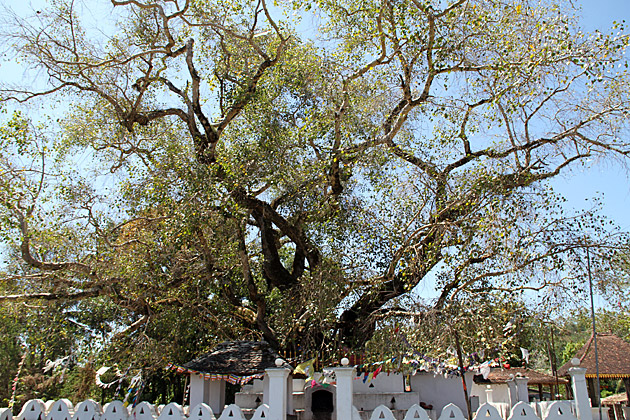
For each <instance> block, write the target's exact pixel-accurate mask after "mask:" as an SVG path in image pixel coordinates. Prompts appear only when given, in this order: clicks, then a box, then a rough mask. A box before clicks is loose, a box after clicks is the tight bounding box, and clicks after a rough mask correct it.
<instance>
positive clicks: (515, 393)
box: [505, 375, 518, 407]
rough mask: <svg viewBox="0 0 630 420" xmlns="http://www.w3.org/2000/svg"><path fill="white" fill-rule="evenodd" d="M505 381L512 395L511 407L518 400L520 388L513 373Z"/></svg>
mask: <svg viewBox="0 0 630 420" xmlns="http://www.w3.org/2000/svg"><path fill="white" fill-rule="evenodd" d="M505 383H506V384H507V386H508V393H509V396H510V407H514V406H515V405H516V403H517V402H518V390H517V388H516V380H515V379H514V377H513V376H512V375H510V378H509V379H508V380H507V381H505Z"/></svg>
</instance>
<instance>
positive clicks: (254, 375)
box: [169, 341, 292, 414]
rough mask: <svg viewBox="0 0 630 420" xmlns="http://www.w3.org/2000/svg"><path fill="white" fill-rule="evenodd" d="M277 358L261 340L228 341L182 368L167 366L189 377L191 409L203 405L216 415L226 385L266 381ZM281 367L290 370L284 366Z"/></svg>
mask: <svg viewBox="0 0 630 420" xmlns="http://www.w3.org/2000/svg"><path fill="white" fill-rule="evenodd" d="M279 358H280V355H278V353H276V352H275V351H274V350H273V349H272V348H271V347H270V346H269V344H268V343H266V342H264V341H228V342H224V343H221V344H218V345H217V346H216V347H215V348H214V349H213V350H212V351H211V352H209V353H206V354H204V355H201V356H199V357H197V358H196V359H194V360H191V361H190V362H188V363H185V364H184V365H182V366H177V365H170V366H169V367H170V368H171V369H174V370H177V372H179V373H187V374H189V375H190V406H191V407H194V406H196V405H197V404H199V403H206V404H208V405H209V406H210V407H211V408H212V411H213V412H214V413H215V414H219V413H221V411H223V407H224V406H225V386H226V383H232V384H238V385H243V384H246V383H248V382H251V381H253V380H255V379H263V378H266V376H265V369H267V368H272V367H276V364H275V361H276V359H279ZM281 366H282V367H286V368H289V369H292V367H291V366H290V365H289V364H287V363H285V364H284V365H281ZM264 386H265V387H267V388H268V381H264ZM290 389H292V388H290ZM266 391H267V392H264V395H265V396H266V398H268V395H269V392H268V389H266ZM260 403H261V404H262V403H268V401H266V400H265V401H260Z"/></svg>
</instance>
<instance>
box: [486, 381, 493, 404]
mask: <svg viewBox="0 0 630 420" xmlns="http://www.w3.org/2000/svg"><path fill="white" fill-rule="evenodd" d="M486 402H487V403H493V402H494V395H492V386H490V385H486Z"/></svg>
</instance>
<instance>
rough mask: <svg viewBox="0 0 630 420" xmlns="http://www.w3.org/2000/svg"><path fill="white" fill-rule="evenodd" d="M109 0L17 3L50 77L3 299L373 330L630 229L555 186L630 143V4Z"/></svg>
mask: <svg viewBox="0 0 630 420" xmlns="http://www.w3.org/2000/svg"><path fill="white" fill-rule="evenodd" d="M94 7H96V6H94ZM99 7H101V9H99V10H107V13H103V14H102V15H101V14H99V18H98V19H97V21H93V20H90V14H89V13H88V12H87V11H86V10H84V9H81V7H80V6H79V4H78V2H76V1H70V0H68V1H64V0H55V1H53V2H51V3H50V4H48V5H47V6H46V7H42V8H41V10H36V11H35V13H34V14H33V16H31V17H26V16H18V15H16V14H8V15H7V16H5V19H6V22H5V25H4V26H5V29H4V31H5V33H4V34H3V41H4V45H5V47H6V51H8V52H9V53H10V54H13V56H14V57H15V58H16V59H18V60H19V62H20V63H22V64H23V65H24V66H25V69H27V71H28V72H29V73H27V74H31V75H34V81H33V83H32V84H30V85H27V86H17V85H10V84H7V83H5V84H4V85H3V86H2V90H1V95H2V96H1V97H2V100H3V104H4V105H3V106H4V109H5V110H16V111H15V112H14V113H13V114H12V115H9V116H7V117H6V118H5V120H4V125H3V127H2V130H1V132H0V146H1V148H2V153H1V156H2V157H1V158H0V159H1V160H0V165H1V166H0V173H1V174H2V177H1V181H0V202H1V204H2V207H1V208H0V215H1V217H0V223H2V235H3V238H2V240H3V242H4V244H5V245H6V247H5V251H4V255H5V256H6V259H7V261H8V262H7V264H6V265H5V266H4V268H3V273H2V284H1V290H2V292H3V295H2V296H0V300H2V301H3V302H4V304H5V305H11V304H12V305H21V304H22V303H23V302H32V301H35V302H39V303H38V304H39V305H45V304H46V302H52V303H51V304H54V305H58V307H59V311H60V312H59V313H60V314H62V315H63V316H62V317H63V318H64V319H65V320H69V321H66V322H71V323H74V324H73V325H80V326H81V328H83V329H84V330H85V331H88V332H89V334H92V336H93V337H102V340H103V343H104V344H103V346H104V347H105V348H107V350H108V352H109V353H108V354H109V355H110V357H114V358H122V357H127V358H130V357H132V356H133V358H135V359H136V363H138V364H139V365H162V364H163V362H164V359H165V358H170V360H171V361H175V362H181V361H183V360H185V359H186V358H187V357H190V356H192V355H193V354H194V353H196V352H197V351H199V350H200V349H206V348H207V347H208V346H210V345H212V344H213V343H216V342H217V341H219V340H223V339H227V338H232V339H234V338H263V339H265V340H267V341H268V342H270V343H271V344H272V345H273V346H275V347H277V348H280V349H293V350H296V349H297V350H301V351H307V350H321V349H324V348H328V349H330V350H335V349H338V348H341V347H346V348H349V349H363V348H364V347H365V344H366V343H367V342H368V341H369V340H370V339H371V338H372V337H373V336H374V333H375V331H376V330H377V328H378V326H379V325H380V324H379V323H381V324H382V325H385V323H387V322H390V321H391V320H393V319H398V317H412V318H414V319H416V320H417V321H418V322H421V321H422V319H423V318H422V317H423V314H427V313H429V312H432V311H433V312H436V311H437V312H438V313H439V312H440V311H446V310H447V309H448V308H449V307H458V305H461V302H469V303H470V305H471V306H472V308H471V310H473V311H474V308H475V303H474V302H478V301H480V300H483V299H486V297H487V299H490V300H492V299H495V298H496V296H497V293H498V294H499V295H500V296H503V297H504V298H506V297H507V299H508V300H509V299H517V297H518V296H522V295H523V293H525V291H527V290H530V291H536V292H537V296H539V297H540V299H542V300H543V301H544V302H546V303H550V304H551V303H553V302H554V300H555V299H561V296H565V295H567V294H568V295H571V294H576V293H580V292H581V291H583V290H584V278H583V276H582V275H581V274H582V273H583V272H582V271H581V270H582V268H583V267H584V264H585V259H584V252H583V250H584V249H585V247H588V248H590V249H591V251H592V252H593V253H598V255H600V257H601V258H599V261H601V264H602V267H601V269H602V270H604V269H605V267H604V265H605V264H606V261H607V256H608V255H609V254H610V253H614V252H615V251H616V247H617V246H619V244H620V243H621V244H622V243H623V241H624V240H625V239H624V237H623V235H622V234H621V233H620V232H618V231H616V230H615V229H614V227H609V225H607V224H606V221H605V220H604V219H602V217H601V216H599V215H598V213H597V212H596V209H588V210H585V211H583V212H580V213H577V214H572V213H570V214H567V213H565V212H564V210H563V207H562V197H561V196H559V195H557V194H556V193H554V191H553V190H552V189H551V187H550V186H549V181H550V180H551V179H553V178H554V177H557V176H560V175H563V174H564V173H565V172H566V171H568V170H570V169H571V168H572V167H576V166H577V167H579V166H580V165H589V164H591V163H590V162H593V161H601V160H603V159H619V160H622V161H625V160H626V159H627V156H628V153H629V152H630V144H629V143H628V140H627V138H628V137H627V135H628V128H629V126H628V121H629V119H628V112H629V109H630V101H629V97H628V95H629V92H630V89H629V88H630V83H629V82H630V79H629V74H628V72H627V70H626V68H627V59H626V58H625V57H624V52H625V50H626V48H627V45H628V41H629V38H628V34H626V33H625V32H624V31H625V29H624V27H623V25H622V24H617V25H616V27H615V28H612V29H611V31H612V32H613V33H611V34H610V35H606V34H603V33H599V32H596V33H585V32H583V31H582V30H581V29H580V25H579V21H578V20H577V18H576V17H575V16H574V12H575V11H574V10H573V9H572V5H571V3H570V2H563V1H541V2H535V1H528V0H510V1H507V0H454V1H438V0H434V1H424V0H396V1H394V0H373V1H353V0H321V1H318V2H302V1H283V2H276V3H274V5H270V4H267V2H266V1H264V0H256V1H246V0H231V1H223V0H154V1H148V0H146V1H145V0H111V2H110V3H108V2H104V3H103V4H102V5H101V6H99ZM23 105H24V106H26V107H24V108H22V106H23ZM37 106H39V108H38V109H39V110H38V111H37V115H38V116H39V117H38V118H29V117H28V115H29V112H30V111H31V110H33V109H35V108H37ZM423 298H424V300H423ZM419 300H421V301H422V305H420V306H418V305H415V303H414V304H413V305H412V304H411V303H410V302H416V303H417V301H419ZM516 306H518V305H516ZM7 308H8V306H7Z"/></svg>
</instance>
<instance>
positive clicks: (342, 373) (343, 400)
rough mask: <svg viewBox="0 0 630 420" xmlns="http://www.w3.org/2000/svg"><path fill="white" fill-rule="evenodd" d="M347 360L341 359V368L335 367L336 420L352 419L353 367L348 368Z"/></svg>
mask: <svg viewBox="0 0 630 420" xmlns="http://www.w3.org/2000/svg"><path fill="white" fill-rule="evenodd" d="M348 363H349V361H348V359H347V358H345V357H344V358H343V359H341V364H342V365H343V367H336V368H334V369H333V370H334V371H335V376H336V377H337V397H336V399H337V401H335V409H336V410H337V419H339V420H349V419H351V418H352V404H353V400H352V379H353V378H354V367H348Z"/></svg>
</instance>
